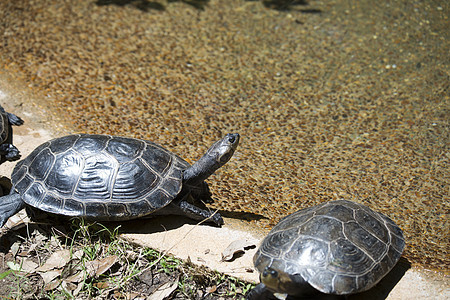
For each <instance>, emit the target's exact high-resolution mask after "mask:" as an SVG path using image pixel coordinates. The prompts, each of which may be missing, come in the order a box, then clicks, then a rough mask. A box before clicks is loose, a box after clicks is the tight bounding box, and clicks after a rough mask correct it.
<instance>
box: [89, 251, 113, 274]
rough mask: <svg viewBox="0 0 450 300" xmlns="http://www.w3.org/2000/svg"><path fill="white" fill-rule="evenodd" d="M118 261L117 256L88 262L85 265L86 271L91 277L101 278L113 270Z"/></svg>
mask: <svg viewBox="0 0 450 300" xmlns="http://www.w3.org/2000/svg"><path fill="white" fill-rule="evenodd" d="M116 261H117V256H116V255H111V256H108V257H105V258H102V259H99V260H92V261H88V262H86V263H85V267H86V271H87V272H88V274H89V276H90V277H92V276H99V275H101V274H103V273H105V272H106V271H108V269H109V268H111V266H112V265H114V264H115V263H116Z"/></svg>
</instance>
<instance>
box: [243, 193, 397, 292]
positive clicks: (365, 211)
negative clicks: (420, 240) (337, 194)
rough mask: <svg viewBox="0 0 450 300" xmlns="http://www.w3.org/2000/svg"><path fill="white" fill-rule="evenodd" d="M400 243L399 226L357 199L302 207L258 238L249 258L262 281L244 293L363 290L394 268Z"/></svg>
mask: <svg viewBox="0 0 450 300" xmlns="http://www.w3.org/2000/svg"><path fill="white" fill-rule="evenodd" d="M404 247H405V240H404V238H403V233H402V230H401V229H400V228H399V227H398V226H397V225H396V224H395V223H394V222H393V221H392V220H391V219H389V218H388V217H387V216H385V215H383V214H381V213H378V212H375V211H373V210H371V209H370V208H368V207H367V206H364V205H362V204H359V203H355V202H351V201H347V200H337V201H331V202H327V203H323V204H320V205H317V206H314V207H310V208H306V209H302V210H299V211H297V212H295V213H293V214H291V215H289V216H287V217H285V218H283V219H282V220H281V221H280V222H279V223H278V224H277V225H275V227H274V228H273V229H272V230H271V231H270V233H269V234H268V235H267V236H266V237H265V238H264V240H263V241H262V243H261V246H260V248H259V249H258V250H257V252H256V254H255V256H254V258H253V262H254V265H255V267H256V269H258V271H259V272H260V280H261V283H260V284H259V285H257V286H256V287H255V288H254V289H253V290H252V291H251V292H250V293H249V295H248V297H247V298H248V299H263V298H265V297H263V295H266V296H267V294H269V295H270V294H271V293H280V294H288V295H291V296H294V297H311V296H312V295H314V294H317V291H320V292H322V293H325V294H335V295H348V294H353V293H359V292H363V291H366V290H368V289H370V288H371V287H373V286H374V285H375V284H377V283H378V282H379V281H380V280H381V279H382V278H383V277H384V276H385V275H386V274H387V273H388V272H389V271H390V270H391V269H392V268H393V267H394V265H395V264H396V263H397V261H398V260H399V258H400V256H401V255H402V252H403V249H404ZM268 292H269V293H268Z"/></svg>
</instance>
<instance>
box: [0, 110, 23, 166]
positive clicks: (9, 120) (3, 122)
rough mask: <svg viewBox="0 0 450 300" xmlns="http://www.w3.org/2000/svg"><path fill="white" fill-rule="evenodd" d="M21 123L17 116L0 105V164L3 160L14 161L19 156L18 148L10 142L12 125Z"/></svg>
mask: <svg viewBox="0 0 450 300" xmlns="http://www.w3.org/2000/svg"><path fill="white" fill-rule="evenodd" d="M22 124H23V120H22V119H21V118H19V117H18V116H16V115H14V114H12V113H9V112H6V111H5V109H4V108H3V107H2V106H1V105H0V164H2V163H4V162H5V161H7V160H8V161H15V160H18V159H19V158H20V152H19V149H17V148H16V146H14V145H13V144H12V135H13V134H12V126H11V125H14V126H19V125H22Z"/></svg>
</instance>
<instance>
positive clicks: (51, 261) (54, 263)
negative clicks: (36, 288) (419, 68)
mask: <svg viewBox="0 0 450 300" xmlns="http://www.w3.org/2000/svg"><path fill="white" fill-rule="evenodd" d="M69 260H70V250H68V249H65V250H59V251H56V252H54V253H53V254H52V255H50V257H49V258H48V259H47V261H46V262H45V263H44V264H43V265H42V266H40V267H39V268H37V269H36V271H38V272H46V271H49V270H53V269H59V268H62V267H64V266H65V265H66V264H67V263H68V262H69Z"/></svg>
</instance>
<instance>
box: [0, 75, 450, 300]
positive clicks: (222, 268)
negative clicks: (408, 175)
mask: <svg viewBox="0 0 450 300" xmlns="http://www.w3.org/2000/svg"><path fill="white" fill-rule="evenodd" d="M2 89H3V90H2ZM5 89H6V90H8V91H6V90H5ZM12 91H13V89H10V87H9V88H6V83H5V82H1V80H0V102H1V103H2V104H3V106H4V107H5V109H6V110H7V111H11V112H14V113H16V114H18V115H20V116H21V117H23V119H24V120H25V122H26V123H25V125H23V126H21V127H18V128H14V129H15V132H14V144H15V145H16V146H17V147H18V148H19V149H20V150H21V152H22V155H23V157H25V156H26V155H28V154H29V153H30V152H31V151H32V150H33V149H34V148H35V147H36V146H38V145H40V144H41V143H43V142H45V141H47V140H49V139H51V138H54V137H57V136H61V135H63V134H64V133H65V132H64V130H63V129H62V128H59V127H51V126H49V125H52V124H54V120H55V116H52V115H51V114H46V112H45V111H44V110H42V109H41V108H40V107H38V105H37V104H34V102H33V101H30V103H31V105H30V106H27V107H25V106H21V105H19V104H18V102H17V99H21V98H22V97H21V95H20V93H18V92H15V93H13V92H12ZM22 96H23V95H22ZM50 128H52V129H50ZM13 166H14V163H8V162H7V163H4V164H3V165H1V166H0V174H2V175H4V176H9V175H10V174H11V171H12V169H13ZM121 229H122V232H124V233H123V234H122V238H124V239H126V240H128V241H130V242H132V243H135V244H138V245H141V246H146V247H151V248H154V249H157V250H160V251H164V252H167V253H170V254H172V255H174V256H176V257H179V258H181V259H183V260H188V259H189V260H190V261H192V262H193V263H195V264H199V265H206V266H208V267H209V268H211V269H214V270H217V271H219V272H223V273H226V274H229V275H232V276H234V277H238V278H241V279H243V280H246V281H250V282H258V273H257V272H256V271H255V270H254V269H253V263H252V258H253V255H254V253H255V252H256V247H257V246H258V243H259V241H260V240H261V239H262V237H263V234H262V233H261V232H258V231H257V230H255V228H253V227H250V226H249V225H248V224H247V223H245V222H243V221H239V220H235V219H229V218H225V226H223V227H222V228H216V227H212V226H207V225H197V224H194V223H192V222H190V221H189V220H188V219H184V218H180V217H165V218H162V217H158V218H153V219H148V220H137V221H130V222H126V223H125V224H123V226H122V228H121ZM239 240H241V241H242V240H245V245H246V246H248V247H246V248H245V251H244V252H242V253H240V254H239V255H238V256H237V257H236V258H235V259H234V260H232V261H224V260H223V254H224V253H225V251H226V248H227V247H228V246H229V245H230V244H231V243H233V242H235V241H239ZM385 279H386V280H383V281H382V283H381V284H379V285H377V286H376V287H375V288H374V289H372V290H371V291H369V292H368V293H364V295H355V296H352V297H351V298H350V299H385V298H386V299H450V280H449V278H448V276H446V275H442V274H438V273H433V272H430V271H425V270H423V269H422V268H416V267H414V266H413V267H410V265H409V263H407V262H405V261H400V262H399V264H398V265H397V266H396V267H395V268H394V270H393V272H391V273H390V274H388V276H387V277H386V278H385Z"/></svg>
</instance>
